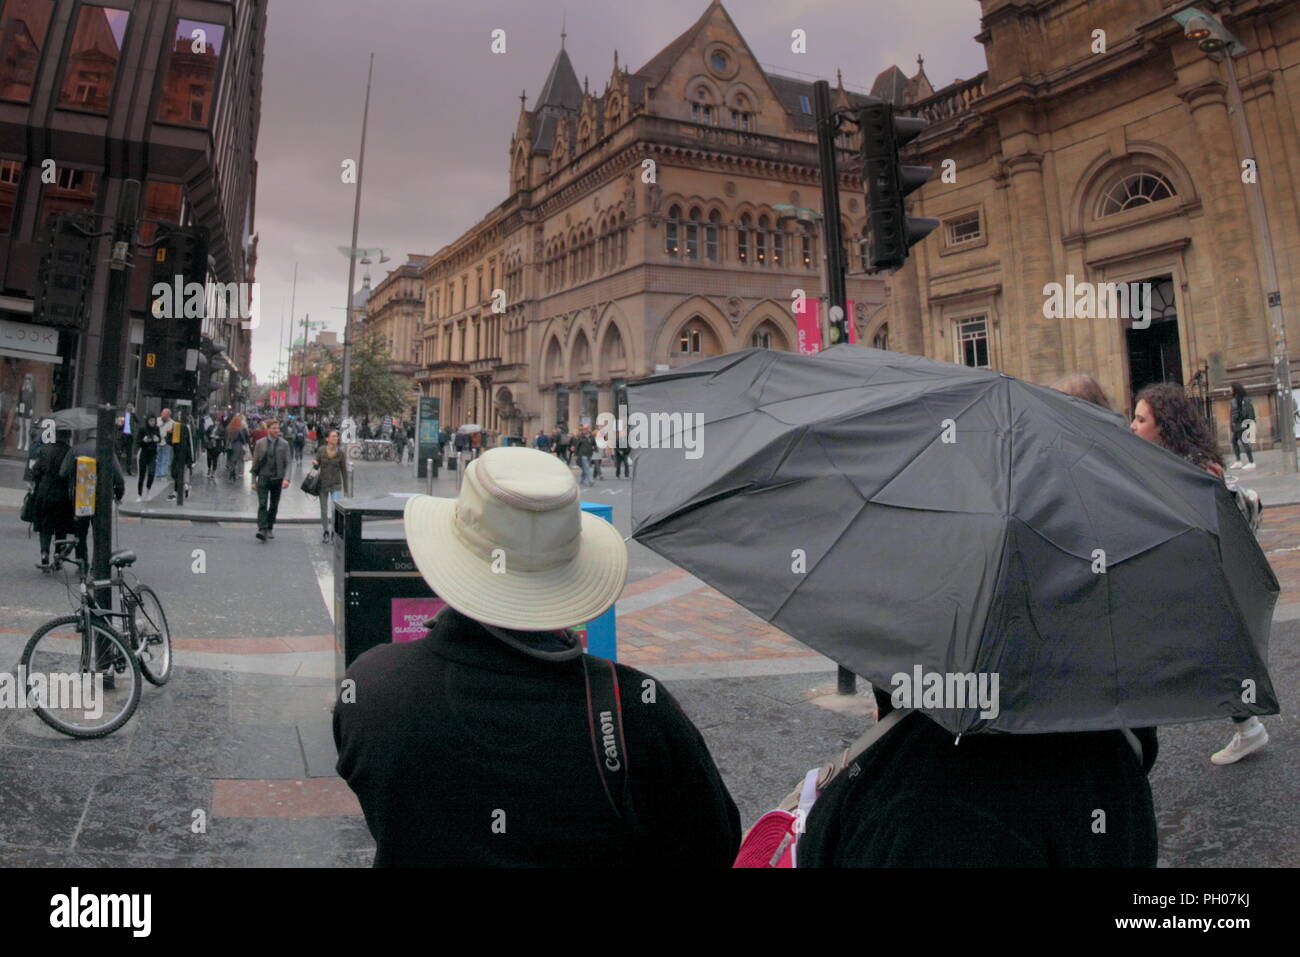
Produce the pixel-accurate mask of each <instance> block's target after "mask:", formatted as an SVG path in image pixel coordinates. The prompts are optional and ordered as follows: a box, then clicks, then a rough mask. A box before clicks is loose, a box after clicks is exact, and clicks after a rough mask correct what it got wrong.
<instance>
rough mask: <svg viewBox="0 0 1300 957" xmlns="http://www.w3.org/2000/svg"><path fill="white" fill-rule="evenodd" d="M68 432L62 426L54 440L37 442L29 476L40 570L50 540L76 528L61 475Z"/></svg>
mask: <svg viewBox="0 0 1300 957" xmlns="http://www.w3.org/2000/svg"><path fill="white" fill-rule="evenodd" d="M71 435H72V433H71V432H70V431H68V430H66V429H59V430H58V431H56V432H55V433H54V441H53V442H50V443H47V444H45V445H42V446H41V449H40V451H39V452H38V453H37V455H36V462H35V464H34V465H33V466H32V478H33V480H34V481H35V483H36V484H35V486H34V488H33V501H34V504H35V507H36V521H35V522H33V523H32V525H33V527H34V528H35V529H36V532H37V534H38V535H39V536H40V541H41V560H40V561H39V562H37V563H36V567H37V568H39V569H41V570H42V571H46V570H48V569H49V568H50V545H51V543H52V541H53V540H55V539H63V538H66V537H67V536H69V535H71V534H73V532H74V531H75V528H76V521H75V518H76V516H75V514H74V509H73V503H72V500H71V499H69V498H68V486H67V483H66V482H65V480H64V479H63V476H62V470H63V462H64V459H65V458H66V457H67V456H68V454H69V453H70V452H71V451H72V447H71V445H70V444H69V441H70V438H71ZM83 548H84V546H83ZM78 557H79V558H82V559H85V558H86V555H85V554H84V553H82V552H79V553H78Z"/></svg>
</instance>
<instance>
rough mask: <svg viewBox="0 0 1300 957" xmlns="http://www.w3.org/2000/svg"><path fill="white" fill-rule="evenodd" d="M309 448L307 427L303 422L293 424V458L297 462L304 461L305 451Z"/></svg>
mask: <svg viewBox="0 0 1300 957" xmlns="http://www.w3.org/2000/svg"><path fill="white" fill-rule="evenodd" d="M306 447H307V426H306V425H304V424H303V423H302V422H295V423H294V424H293V458H294V461H296V462H301V461H302V453H303V450H304V449H305V448H306Z"/></svg>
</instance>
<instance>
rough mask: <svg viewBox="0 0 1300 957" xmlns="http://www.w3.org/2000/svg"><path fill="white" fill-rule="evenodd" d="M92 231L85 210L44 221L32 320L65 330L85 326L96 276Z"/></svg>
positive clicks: (91, 225)
mask: <svg viewBox="0 0 1300 957" xmlns="http://www.w3.org/2000/svg"><path fill="white" fill-rule="evenodd" d="M94 232H95V220H94V218H93V217H91V216H89V215H87V214H85V213H57V214H55V215H53V216H50V217H49V218H48V219H47V220H46V247H45V250H44V251H43V252H42V254H41V261H40V266H39V267H38V268H37V271H36V290H35V295H34V297H33V314H32V321H34V322H39V323H41V324H42V325H46V326H57V327H59V328H64V329H84V328H85V327H86V296H87V293H88V292H89V291H90V286H91V283H92V282H94V278H95V264H94V248H95V239H94V238H93V233H94Z"/></svg>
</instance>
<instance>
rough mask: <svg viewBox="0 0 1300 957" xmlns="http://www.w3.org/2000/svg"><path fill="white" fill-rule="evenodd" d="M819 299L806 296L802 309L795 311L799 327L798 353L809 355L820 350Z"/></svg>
mask: <svg viewBox="0 0 1300 957" xmlns="http://www.w3.org/2000/svg"><path fill="white" fill-rule="evenodd" d="M820 306H821V302H820V300H817V299H812V298H806V299H804V301H803V311H802V312H796V313H795V319H796V320H797V323H798V328H799V355H801V356H810V355H812V354H813V353H816V352H821V348H822V327H821V319H820V309H819V307H820Z"/></svg>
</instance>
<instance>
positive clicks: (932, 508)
mask: <svg viewBox="0 0 1300 957" xmlns="http://www.w3.org/2000/svg"><path fill="white" fill-rule="evenodd" d="M629 395H630V403H631V408H632V410H633V411H632V415H634V416H637V415H640V416H645V417H647V418H650V419H653V418H654V417H655V416H658V417H659V418H658V419H657V421H658V422H659V423H660V424H661V425H663V424H664V423H668V424H669V426H668V427H667V428H665V429H662V430H661V431H660V432H659V433H658V434H657V438H658V439H659V440H660V441H659V442H658V444H659V445H660V447H659V448H643V449H638V450H637V451H636V453H635V455H636V462H635V471H634V475H635V482H634V493H633V508H632V513H633V527H634V529H635V531H634V535H635V536H636V537H637V538H638V539H639V540H640V541H642V542H644V543H645V544H646V545H648V546H649V547H651V548H653V549H654V550H655V551H657V552H659V553H660V554H662V555H664V556H665V557H666V558H669V559H670V560H672V561H674V562H676V563H677V564H679V565H681V566H682V567H684V568H686V569H688V570H690V571H691V572H692V573H694V574H695V575H697V576H698V577H700V578H701V579H703V580H704V581H706V582H708V583H710V584H711V585H713V586H714V587H716V588H718V589H719V590H720V591H722V592H723V593H724V594H726V595H728V596H729V597H731V598H733V599H734V600H736V601H737V602H738V603H740V604H741V605H743V606H745V607H746V608H748V609H750V610H751V611H753V612H754V613H755V614H757V615H759V616H760V617H762V618H764V619H766V620H768V621H770V622H772V623H773V624H774V625H776V626H777V627H779V628H781V629H782V630H784V631H786V632H787V633H789V634H791V635H793V636H794V637H796V638H798V639H800V640H801V641H803V642H804V643H806V644H808V645H809V646H811V647H813V648H815V649H817V650H818V651H821V652H822V653H823V654H826V655H827V656H829V657H831V658H833V659H834V660H836V661H838V662H840V663H841V664H844V665H845V666H846V667H849V668H850V669H852V670H853V671H855V672H857V673H858V674H860V675H863V676H864V677H867V678H868V679H869V680H871V681H872V682H873V683H874V684H876V685H878V686H879V687H882V688H889V687H891V678H892V677H893V676H894V675H895V674H897V673H900V672H901V673H904V674H909V675H911V674H912V673H913V672H914V668H916V667H917V666H920V667H921V668H922V670H923V671H924V672H927V673H939V674H945V675H947V674H972V673H973V674H979V673H985V674H994V673H996V674H998V676H999V695H1000V703H999V707H998V709H997V712H998V713H997V714H996V715H990V714H988V713H987V711H985V710H984V709H982V708H981V707H978V706H975V707H965V708H957V709H937V710H934V711H932V712H931V716H932V717H933V718H934V719H935V720H937V721H939V723H941V724H943V725H944V726H945V727H947V728H949V729H950V730H952V731H953V732H955V733H961V732H970V731H984V730H997V731H1010V732H1049V731H1079V730H1089V729H1100V728H1113V727H1137V726H1142V725H1147V724H1156V723H1170V722H1176V721H1189V720H1198V719H1203V718H1210V717H1216V716H1227V715H1230V714H1244V713H1271V712H1273V711H1276V702H1275V700H1274V698H1273V692H1272V686H1271V684H1270V682H1269V678H1268V674H1267V669H1266V667H1265V662H1266V660H1267V641H1268V631H1269V624H1270V622H1271V616H1272V608H1273V604H1274V603H1275V601H1276V596H1277V591H1278V587H1277V581H1276V578H1275V577H1274V576H1273V573H1272V571H1271V569H1270V568H1269V566H1268V562H1267V560H1266V559H1265V558H1264V556H1263V553H1262V552H1261V551H1260V549H1259V547H1258V545H1257V544H1256V543H1255V541H1254V538H1253V536H1252V534H1251V532H1250V530H1249V528H1248V527H1247V526H1246V524H1245V522H1244V521H1243V520H1242V519H1241V517H1240V515H1239V513H1237V510H1236V508H1235V505H1233V503H1232V500H1231V498H1230V497H1229V495H1228V493H1227V491H1226V490H1225V489H1224V488H1223V485H1222V483H1221V482H1219V481H1217V480H1216V479H1214V478H1213V477H1212V476H1210V475H1209V474H1207V473H1205V472H1203V471H1201V470H1199V469H1196V468H1194V467H1192V466H1190V465H1188V464H1187V463H1185V462H1183V461H1182V460H1181V459H1179V458H1178V457H1176V456H1174V455H1171V454H1170V453H1168V452H1166V451H1165V450H1163V449H1161V448H1159V447H1157V446H1155V445H1152V444H1151V443H1148V442H1145V441H1143V440H1142V439H1139V438H1137V437H1136V436H1134V435H1132V434H1131V433H1129V432H1128V430H1127V429H1125V428H1123V427H1122V426H1123V423H1122V420H1120V419H1118V417H1116V416H1114V415H1113V414H1110V413H1108V412H1106V411H1105V410H1102V409H1099V408H1097V407H1095V406H1092V405H1090V404H1088V403H1085V402H1082V401H1081V400H1077V399H1073V398H1070V397H1068V396H1065V395H1062V394H1060V393H1057V392H1055V391H1053V390H1050V389H1045V388H1042V387H1039V386H1035V385H1032V384H1029V383H1024V382H1020V381H1018V380H1016V379H1013V378H1011V377H1009V376H1006V375H1003V374H1001V373H996V372H989V371H985V370H971V369H966V368H964V367H961V366H955V365H950V364H947V363H939V362H933V361H930V360H926V359H921V358H919V357H912V356H899V355H896V354H894V353H888V352H881V351H878V350H873V349H865V348H862V347H857V346H839V347H836V348H834V349H832V350H829V351H828V352H826V353H822V354H821V355H818V356H797V355H792V354H788V353H778V352H772V351H769V350H751V351H749V352H744V353H736V354H732V355H728V356H721V357H716V358H713V359H708V360H705V361H703V362H700V363H696V364H693V365H691V366H689V367H687V368H686V369H682V370H678V371H676V372H673V373H669V374H666V375H662V376H657V377H654V378H652V379H648V380H645V381H643V382H642V383H638V384H634V385H632V386H630V388H629ZM700 415H702V416H704V418H703V422H704V425H703V428H702V430H700V434H699V435H698V436H693V437H691V438H692V439H694V440H695V441H696V442H698V452H697V453H696V454H695V456H694V457H692V456H691V455H687V454H685V453H684V451H683V450H682V449H681V448H674V447H673V446H674V445H678V446H682V445H687V444H689V443H686V442H685V441H680V442H677V441H674V435H673V434H671V432H672V428H673V427H675V426H676V425H677V424H678V423H681V424H682V428H683V429H684V428H685V424H686V423H690V422H691V421H692V417H693V416H700ZM673 416H676V418H673ZM697 421H698V420H697ZM651 431H652V432H654V430H653V429H651ZM632 432H633V434H635V428H633V430H632ZM676 437H677V438H680V439H685V438H686V436H684V435H677V436H676ZM664 446H667V447H664ZM1243 682H1245V683H1246V684H1245V685H1243ZM1243 687H1253V688H1254V690H1255V696H1256V698H1255V701H1254V702H1253V703H1250V702H1243V700H1242V696H1243ZM927 710H929V709H927ZM981 712H983V714H981Z"/></svg>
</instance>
